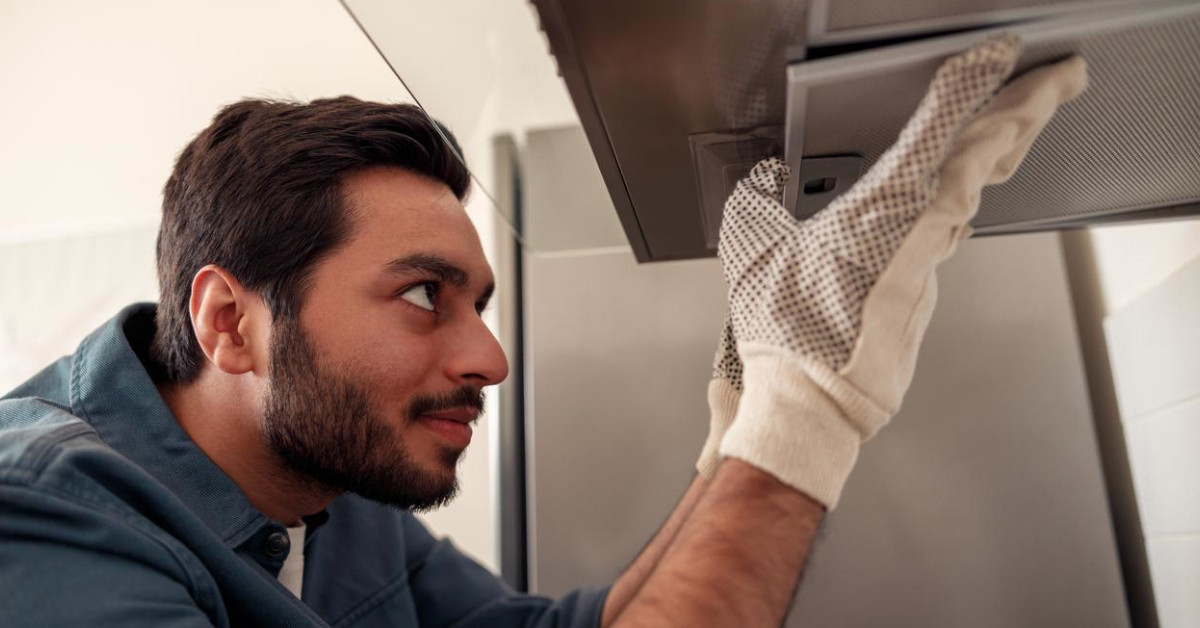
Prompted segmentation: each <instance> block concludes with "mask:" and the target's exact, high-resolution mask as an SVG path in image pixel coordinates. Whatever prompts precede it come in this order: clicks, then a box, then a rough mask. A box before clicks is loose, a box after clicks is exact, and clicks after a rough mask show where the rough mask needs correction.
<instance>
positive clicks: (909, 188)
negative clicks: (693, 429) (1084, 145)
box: [718, 36, 1087, 508]
mask: <svg viewBox="0 0 1200 628" xmlns="http://www.w3.org/2000/svg"><path fill="white" fill-rule="evenodd" d="M1019 54H1020V42H1019V40H1018V39H1017V38H1016V37H1013V36H1001V37H998V38H993V39H990V40H988V41H986V42H984V43H982V44H980V45H978V46H976V47H975V48H972V49H971V50H969V51H967V52H965V53H963V54H961V55H959V56H956V57H953V58H951V59H949V60H948V61H947V62H946V63H945V64H944V65H943V66H942V67H941V69H940V70H939V71H938V73H937V75H936V77H935V78H934V80H933V82H932V83H931V85H930V87H929V91H928V92H927V93H926V95H925V97H924V99H923V100H922V101H921V104H920V105H919V107H918V108H917V111H916V113H915V114H914V115H913V117H912V118H911V119H910V120H909V122H908V124H907V125H906V126H905V128H904V130H903V131H902V132H901V133H900V136H899V138H898V139H897V141H896V144H895V145H894V146H892V148H891V149H889V150H888V151H887V152H886V153H884V155H883V156H882V157H881V158H880V159H879V161H878V162H877V163H876V164H875V165H874V167H872V168H871V170H870V171H869V172H868V173H867V174H866V175H865V176H864V177H863V178H862V179H861V180H860V181H859V182H858V183H857V184H856V185H855V186H854V187H853V188H851V189H850V190H848V191H847V192H846V193H845V194H843V195H842V196H840V197H838V198H837V199H835V200H834V201H833V202H832V203H831V204H830V205H829V206H828V207H826V208H825V209H823V210H822V211H820V212H818V213H817V214H816V215H815V216H813V217H812V218H811V219H810V220H808V221H806V222H803V223H800V222H797V221H796V220H795V219H794V218H793V217H792V216H791V215H790V214H789V213H788V211H787V210H786V209H785V208H784V207H783V206H782V205H781V204H780V200H781V198H782V194H783V187H784V183H785V182H786V179H787V176H788V172H787V168H786V166H784V165H783V164H782V163H781V162H780V161H779V160H776V159H770V160H766V161H764V162H761V163H759V164H758V165H757V166H756V167H755V168H754V169H753V171H752V172H751V174H750V176H749V177H747V178H746V179H745V180H743V181H742V182H741V183H739V184H738V187H737V188H736V190H735V191H734V193H733V195H732V196H731V197H730V199H729V201H728V202H727V203H726V206H725V215H724V219H723V221H722V224H721V239H720V245H719V250H718V251H719V256H720V258H721V263H722V266H723V269H724V272H725V278H726V281H727V282H728V283H729V290H730V293H729V295H730V296H729V299H730V312H731V318H732V328H733V335H734V336H735V337H736V338H737V347H738V353H739V354H740V356H741V358H742V363H743V368H744V373H743V377H744V382H745V390H744V391H743V393H742V395H741V399H740V403H739V405H738V411H737V416H736V419H735V421H734V422H733V425H732V426H730V428H729V429H728V431H727V432H726V433H725V436H724V437H723V439H722V441H721V446H720V454H721V455H722V456H726V457H734V458H739V459H741V460H744V461H746V462H747V463H749V464H751V465H753V466H755V467H758V468H760V469H763V470H765V471H767V472H769V473H771V474H772V475H774V476H775V477H777V478H779V479H780V480H781V481H783V482H785V483H787V484H789V485H791V486H792V487H794V488H796V489H798V490H801V491H803V492H804V493H806V494H808V495H809V496H810V497H812V498H814V499H816V500H818V501H820V502H821V503H823V504H825V505H826V507H828V508H833V507H834V506H835V505H836V504H837V501H838V498H839V497H840V494H841V490H842V486H843V485H844V483H845V481H846V478H847V476H848V475H849V473H850V470H851V468H852V467H853V465H854V462H855V460H856V458H857V456H858V449H859V446H860V445H861V443H862V442H863V441H865V440H867V439H869V438H870V437H871V436H873V435H874V434H875V433H876V432H877V431H878V430H879V429H880V428H881V427H882V426H883V425H884V424H885V423H886V422H887V421H888V420H889V419H890V418H891V416H892V415H893V414H895V412H896V411H897V410H898V409H899V407H900V402H901V399H902V398H903V396H904V392H905V391H906V390H907V388H908V385H909V383H910V382H911V380H912V374H913V369H914V367H915V365H916V357H917V349H918V346H919V345H920V341H921V338H922V336H923V335H924V333H925V329H926V327H927V326H928V324H929V319H930V317H931V315H932V312H933V305H934V301H935V300H936V298H937V280H936V277H935V274H934V271H935V269H936V267H937V265H938V264H939V263H940V262H941V261H942V260H944V259H946V258H947V257H948V256H949V255H950V254H951V253H952V252H953V251H954V249H955V247H956V246H957V244H958V242H959V241H960V240H961V239H963V238H965V237H966V235H967V234H969V232H970V227H969V226H968V222H969V221H970V220H971V218H972V217H973V216H974V214H975V212H976V210H977V209H978V205H979V197H980V193H981V190H982V188H983V186H985V185H988V184H993V183H998V182H1001V181H1004V180H1006V179H1007V178H1008V177H1010V176H1011V175H1012V173H1013V172H1014V171H1015V170H1016V168H1017V166H1018V165H1019V164H1020V162H1021V160H1022V159H1023V158H1024V156H1025V154H1026V153H1027V152H1028V151H1029V148H1030V147H1031V146H1032V144H1033V141H1034V139H1036V138H1037V136H1038V134H1039V133H1040V132H1041V130H1042V128H1043V127H1044V126H1045V125H1046V123H1047V122H1048V121H1049V120H1050V118H1051V116H1053V115H1054V113H1055V111H1056V110H1057V108H1058V106H1059V105H1060V104H1062V103H1064V102H1066V101H1069V100H1071V99H1072V98H1074V97H1075V96H1076V95H1077V94H1079V93H1080V92H1081V91H1082V90H1083V89H1084V87H1085V86H1086V83H1087V76H1086V67H1085V64H1084V63H1083V60H1082V59H1079V58H1071V59H1068V60H1066V61H1063V62H1060V63H1057V64H1054V65H1050V66H1046V67H1042V68H1038V69H1036V70H1034V71H1031V72H1029V73H1027V74H1025V75H1024V76H1022V77H1020V78H1019V79H1017V80H1016V81H1014V82H1013V83H1012V84H1010V85H1009V86H1007V87H1006V88H1005V89H1004V90H1002V91H1000V93H999V94H996V96H995V97H994V98H993V97H992V96H993V94H994V93H995V92H996V91H997V89H998V88H999V87H1000V85H1001V84H1002V83H1003V82H1004V80H1005V79H1006V78H1007V77H1008V76H1009V74H1011V72H1012V70H1013V67H1014V65H1015V63H1016V61H1017V58H1018V56H1019ZM989 99H990V101H991V102H990V103H989V104H987V106H986V107H984V105H985V103H988V101H989Z"/></svg>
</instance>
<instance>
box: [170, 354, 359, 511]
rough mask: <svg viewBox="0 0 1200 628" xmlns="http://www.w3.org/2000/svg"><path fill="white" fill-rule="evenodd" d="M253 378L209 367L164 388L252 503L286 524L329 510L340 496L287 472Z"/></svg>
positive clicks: (191, 432)
mask: <svg viewBox="0 0 1200 628" xmlns="http://www.w3.org/2000/svg"><path fill="white" fill-rule="evenodd" d="M244 377H245V378H248V377H249V376H243V377H230V376H227V375H221V374H214V373H213V372H212V370H211V369H205V371H204V372H202V373H201V375H200V377H199V378H197V379H196V381H194V382H192V383H190V384H185V385H180V386H166V387H164V386H160V387H159V392H160V393H161V394H162V397H163V399H164V400H165V401H166V403H167V407H169V408H170V409H171V413H172V414H174V415H175V420H176V421H178V422H179V425H180V426H181V427H182V428H183V430H184V431H185V432H187V435H188V436H189V437H191V439H192V440H193V441H194V442H195V443H196V445H197V446H198V447H199V448H200V450H201V451H203V452H204V454H205V455H207V456H208V457H209V459H211V460H212V461H213V462H214V463H215V464H216V465H217V467H218V468H220V469H221V471H223V472H224V473H225V475H228V476H229V477H230V479H232V480H233V481H234V483H235V484H237V485H238V487H239V488H241V489H242V492H243V493H245V494H246V497H247V498H248V499H249V500H250V503H251V504H253V505H254V507H255V508H257V509H258V510H259V511H260V512H262V513H263V514H264V515H266V516H267V517H268V518H270V519H272V520H274V521H278V522H280V523H283V524H285V525H295V524H298V523H300V521H301V518H302V517H305V516H307V515H311V514H315V513H317V512H320V511H321V510H323V509H324V508H325V507H326V506H327V505H329V502H331V501H333V499H334V498H335V497H337V496H338V492H337V491H333V490H329V489H327V488H325V487H322V486H319V485H317V484H316V483H315V482H312V481H306V480H305V479H304V478H300V477H297V475H296V474H295V473H294V472H292V471H290V470H289V469H287V468H286V467H285V466H284V465H283V463H282V461H280V460H279V458H278V456H276V455H275V453H274V452H272V451H271V448H270V447H269V446H268V444H267V442H266V438H265V437H264V436H263V430H262V424H261V418H260V414H259V410H258V408H259V400H258V394H259V393H258V392H257V391H256V390H254V389H253V388H252V385H253V384H252V382H251V381H250V380H249V379H245V378H244Z"/></svg>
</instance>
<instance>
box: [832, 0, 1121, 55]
mask: <svg viewBox="0 0 1200 628" xmlns="http://www.w3.org/2000/svg"><path fill="white" fill-rule="evenodd" d="M818 1H819V2H821V3H822V4H823V5H828V2H829V0H818ZM1134 4H1135V1H1134V0H1096V1H1094V2H1075V3H1070V4H1066V3H1060V4H1054V5H1049V6H1047V5H1035V6H1029V7H1019V8H1014V9H998V10H994V11H981V12H978V13H969V14H964V15H955V16H949V17H943V18H931V19H924V20H912V21H908V22H900V23H893V24H880V25H877V26H864V27H860V28H848V29H844V30H832V31H831V30H829V23H828V6H823V7H822V8H823V10H824V11H825V12H824V13H823V14H822V15H821V17H822V18H823V19H822V21H821V23H820V24H821V27H820V28H819V29H817V28H810V30H809V37H810V39H809V44H810V45H811V46H813V47H820V46H832V45H840V44H854V43H863V42H869V41H871V40H875V39H893V38H899V37H914V36H919V35H922V34H926V33H931V34H932V33H939V32H941V33H945V32H948V31H955V30H967V29H971V28H982V27H986V26H988V25H994V24H1004V23H1013V22H1024V21H1027V20H1038V19H1046V18H1050V17H1053V16H1058V15H1065V14H1070V13H1081V12H1085V11H1094V10H1104V9H1108V8H1112V7H1119V6H1131V5H1134Z"/></svg>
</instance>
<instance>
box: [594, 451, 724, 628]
mask: <svg viewBox="0 0 1200 628" xmlns="http://www.w3.org/2000/svg"><path fill="white" fill-rule="evenodd" d="M706 484H707V482H706V481H705V479H704V477H703V476H700V475H697V476H696V477H694V478H693V479H692V483H691V484H690V485H688V489H687V491H686V492H684V494H683V497H682V498H680V500H679V503H678V504H676V505H675V509H674V510H672V511H671V514H670V516H668V517H667V521H666V522H665V523H663V525H662V527H661V528H659V530H658V533H656V534H655V535H654V538H652V539H650V543H649V544H647V545H646V547H645V549H643V550H642V552H641V553H640V554H638V557H637V558H636V559H634V561H633V564H631V565H630V566H629V567H628V568H627V569H626V570H625V571H624V572H623V573H622V574H621V577H620V578H617V581H616V582H615V583H614V584H613V586H612V589H610V590H609V592H608V598H606V599H605V601H604V612H603V614H602V616H601V621H600V624H601V625H602V626H608V625H610V624H612V622H613V620H615V619H616V618H617V616H618V615H619V614H620V613H621V611H622V610H624V608H625V606H626V605H627V604H629V601H630V600H631V599H633V596H634V594H636V593H637V591H638V589H640V588H641V587H642V584H643V583H645V582H646V579H647V578H649V576H650V574H651V573H652V572H653V571H654V567H655V566H656V565H657V564H658V561H659V560H660V559H661V558H662V556H663V554H665V553H666V551H667V548H668V547H669V546H670V545H671V542H672V541H673V540H674V539H675V536H676V534H678V532H679V530H680V528H682V527H683V523H684V521H686V520H687V518H688V515H690V514H691V512H692V509H694V508H695V506H696V504H697V503H698V502H699V501H700V495H701V494H703V493H704V489H705V485H706Z"/></svg>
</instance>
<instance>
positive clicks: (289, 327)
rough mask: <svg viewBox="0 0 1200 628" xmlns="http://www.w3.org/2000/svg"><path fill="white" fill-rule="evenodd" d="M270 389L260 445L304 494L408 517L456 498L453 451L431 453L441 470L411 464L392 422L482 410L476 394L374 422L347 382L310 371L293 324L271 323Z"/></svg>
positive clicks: (419, 400) (419, 401) (450, 396)
mask: <svg viewBox="0 0 1200 628" xmlns="http://www.w3.org/2000/svg"><path fill="white" fill-rule="evenodd" d="M271 345H272V346H271V364H270V370H271V383H270V387H269V389H268V391H267V394H266V397H265V399H264V402H263V429H264V433H265V436H266V439H267V443H268V445H269V446H270V448H271V450H272V451H273V452H274V453H275V455H277V456H278V457H279V458H280V459H281V460H282V461H283V463H284V465H286V467H287V468H288V469H289V470H291V471H292V472H293V473H294V474H298V475H300V476H301V477H302V478H304V483H305V484H307V486H306V487H305V488H308V489H310V490H320V491H323V492H324V491H337V492H344V491H348V492H352V493H357V494H359V495H361V496H363V497H365V498H367V499H370V500H373V501H376V502H380V503H383V504H387V505H390V506H395V507H397V508H404V509H408V510H428V509H431V508H436V507H439V506H443V505H445V504H447V503H449V502H450V500H452V499H453V498H454V496H455V495H456V494H457V493H458V480H457V478H456V476H455V466H456V465H457V464H458V460H459V458H460V457H461V455H462V451H461V450H455V449H452V448H449V447H446V448H443V449H442V450H441V451H440V452H439V460H438V462H439V463H440V466H441V469H440V470H430V469H424V468H422V467H421V465H420V464H419V463H418V462H417V461H415V460H413V459H412V456H411V455H410V453H409V451H408V450H407V448H406V447H405V446H404V442H403V440H402V439H401V438H400V436H399V433H398V430H397V429H396V427H395V425H394V423H393V421H398V420H404V421H405V422H406V424H407V425H410V426H415V425H416V424H417V420H418V417H420V416H421V415H422V414H426V413H429V412H437V411H441V410H448V409H452V408H462V407H469V408H475V409H476V410H482V408H483V393H481V392H479V391H477V390H475V389H474V388H471V387H469V386H464V387H462V388H459V389H457V390H454V391H451V392H450V393H447V394H442V395H418V396H416V397H414V398H413V400H412V401H411V402H410V403H409V405H408V408H407V409H406V411H405V413H404V416H402V417H400V416H398V417H392V418H391V420H390V421H389V418H388V417H385V416H382V415H381V414H380V413H379V412H378V410H377V409H376V408H374V407H373V406H372V404H371V397H370V395H369V394H367V391H366V390H364V389H363V388H362V387H361V386H359V385H357V384H356V383H355V382H354V381H353V380H351V379H349V378H347V377H343V376H341V375H339V374H337V373H336V372H335V371H334V370H332V369H325V368H322V367H321V365H319V364H318V363H317V359H316V355H314V352H313V350H312V346H311V345H310V344H309V343H308V339H307V337H306V336H305V335H304V332H303V330H301V329H300V324H299V322H298V321H289V320H282V321H279V322H276V324H275V325H274V327H273V330H272V342H271Z"/></svg>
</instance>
